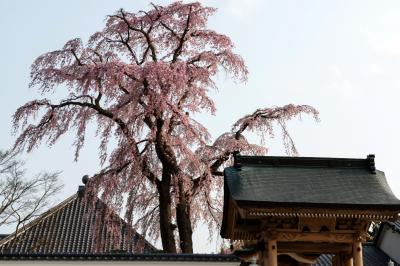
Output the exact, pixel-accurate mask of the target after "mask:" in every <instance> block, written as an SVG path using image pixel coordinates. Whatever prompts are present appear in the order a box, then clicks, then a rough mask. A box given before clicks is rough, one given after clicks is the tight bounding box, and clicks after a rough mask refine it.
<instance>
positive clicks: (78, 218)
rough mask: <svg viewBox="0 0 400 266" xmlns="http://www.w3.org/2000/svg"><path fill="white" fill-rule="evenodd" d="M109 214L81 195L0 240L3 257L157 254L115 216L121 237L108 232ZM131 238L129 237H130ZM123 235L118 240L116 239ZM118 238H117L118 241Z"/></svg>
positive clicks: (104, 206) (67, 200)
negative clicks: (98, 238) (97, 230)
mask: <svg viewBox="0 0 400 266" xmlns="http://www.w3.org/2000/svg"><path fill="white" fill-rule="evenodd" d="M106 211H108V209H107V207H106V205H105V204H104V203H103V202H101V201H97V204H95V205H94V204H90V203H87V202H86V200H85V199H84V198H83V197H82V196H80V195H79V194H78V193H77V194H75V195H73V196H71V197H70V198H68V199H66V200H65V201H63V202H62V203H60V204H59V205H57V206H55V207H54V208H52V209H50V210H49V211H47V212H45V213H44V214H42V215H41V216H40V217H39V218H37V219H35V220H34V221H32V222H31V223H29V224H28V225H27V226H26V227H25V228H24V229H21V230H19V232H18V233H17V234H16V235H15V233H14V234H11V235H9V236H7V237H5V238H4V239H2V240H0V254H5V253H11V254H28V253H29V254H32V253H40V254H60V253H77V254H92V253H104V252H113V251H124V252H130V253H135V252H155V251H157V250H156V248H155V247H153V246H152V245H151V244H150V243H148V242H147V241H146V240H145V239H144V238H143V237H142V236H141V235H139V234H138V233H136V232H133V235H132V231H131V233H130V234H129V233H128V230H124V228H126V227H127V226H126V224H125V223H124V222H123V220H122V219H121V218H119V216H117V215H115V218H116V219H113V220H114V222H115V221H117V222H118V223H119V224H121V225H122V226H121V228H122V229H121V230H122V231H121V232H122V233H120V234H116V233H115V232H113V231H111V230H109V229H110V228H109V227H108V224H106V223H103V220H102V216H103V214H104V213H105V212H106ZM95 223H100V224H101V226H100V227H98V228H100V230H101V232H100V234H99V235H100V236H101V237H102V238H103V241H96V243H97V245H94V241H95V240H96V238H95V237H94V232H93V226H94V225H95ZM129 235H130V236H132V237H128V236H129ZM118 236H121V237H120V238H119V240H115V241H114V240H113V239H115V238H117V237H118ZM117 239H118V238H117Z"/></svg>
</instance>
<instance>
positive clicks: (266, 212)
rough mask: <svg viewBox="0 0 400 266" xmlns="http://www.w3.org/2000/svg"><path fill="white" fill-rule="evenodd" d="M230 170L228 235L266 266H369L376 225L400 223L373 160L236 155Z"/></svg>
mask: <svg viewBox="0 0 400 266" xmlns="http://www.w3.org/2000/svg"><path fill="white" fill-rule="evenodd" d="M234 160H235V161H234V166H232V167H228V168H226V169H225V171H224V180H225V184H224V193H225V194H224V214H223V222H222V228H221V236H222V237H224V238H228V239H231V240H234V241H241V242H242V243H243V244H244V246H245V247H246V249H243V250H239V251H238V253H237V254H239V255H240V256H241V257H242V258H246V257H248V258H250V257H252V256H256V257H257V258H258V264H259V265H263V266H267V265H268V266H277V265H279V266H285V265H312V264H313V263H315V261H316V259H317V258H318V257H319V256H320V255H321V254H327V253H328V254H333V257H332V265H333V266H342V265H344V266H353V265H354V266H362V265H363V256H362V243H363V242H365V241H366V240H367V238H368V229H369V227H370V225H371V223H372V222H380V221H387V220H395V219H398V218H399V213H400V200H398V199H397V198H396V197H395V196H394V195H393V193H392V191H391V190H390V188H389V186H388V184H387V182H386V178H385V175H384V173H383V172H381V171H379V170H376V169H375V161H374V156H373V155H369V156H368V157H367V158H366V159H344V158H314V157H274V156H265V157H264V156H263V157H261V156H241V155H239V154H236V155H235V159H234Z"/></svg>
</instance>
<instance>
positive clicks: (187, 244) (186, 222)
mask: <svg viewBox="0 0 400 266" xmlns="http://www.w3.org/2000/svg"><path fill="white" fill-rule="evenodd" d="M179 198H180V202H179V203H178V204H177V206H176V221H177V224H178V230H179V241H180V243H179V244H180V247H181V251H182V253H193V241H192V234H193V231H192V223H191V220H190V205H189V202H188V199H187V197H186V195H185V192H184V189H183V184H182V181H179Z"/></svg>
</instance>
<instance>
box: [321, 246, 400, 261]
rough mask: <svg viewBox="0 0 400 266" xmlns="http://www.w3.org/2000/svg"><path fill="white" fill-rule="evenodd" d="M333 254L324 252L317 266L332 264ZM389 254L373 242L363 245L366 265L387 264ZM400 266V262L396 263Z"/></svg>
mask: <svg viewBox="0 0 400 266" xmlns="http://www.w3.org/2000/svg"><path fill="white" fill-rule="evenodd" d="M331 258H332V255H329V254H324V255H322V256H320V257H319V258H318V262H317V264H316V266H331V265H332V262H331ZM389 259H390V258H389V256H388V255H386V254H385V253H384V252H383V251H381V250H380V249H379V248H378V247H376V246H374V245H372V244H365V245H363V261H364V266H387V265H388V262H389ZM394 265H395V266H399V264H396V263H395V264H394Z"/></svg>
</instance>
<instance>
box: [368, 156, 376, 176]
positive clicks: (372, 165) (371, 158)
mask: <svg viewBox="0 0 400 266" xmlns="http://www.w3.org/2000/svg"><path fill="white" fill-rule="evenodd" d="M367 160H368V166H369V169H370V171H371V173H372V174H376V167H375V154H368V156H367Z"/></svg>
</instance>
